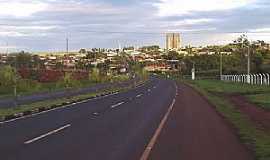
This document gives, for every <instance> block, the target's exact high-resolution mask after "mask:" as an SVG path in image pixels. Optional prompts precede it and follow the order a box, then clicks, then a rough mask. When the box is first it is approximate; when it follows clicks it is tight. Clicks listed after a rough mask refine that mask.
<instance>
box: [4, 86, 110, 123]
mask: <svg viewBox="0 0 270 160" xmlns="http://www.w3.org/2000/svg"><path fill="white" fill-rule="evenodd" d="M106 92H108V91H106ZM102 93H105V92H99V93H91V94H84V95H79V96H75V97H70V98H59V99H55V100H45V101H40V102H35V103H31V104H27V105H20V106H18V107H14V108H6V109H0V119H3V118H4V117H5V116H9V115H13V114H18V113H23V112H27V111H32V110H35V109H40V108H44V109H50V108H51V107H52V106H61V105H64V104H68V103H70V102H75V101H79V100H83V99H87V98H91V97H95V96H96V95H99V94H102Z"/></svg>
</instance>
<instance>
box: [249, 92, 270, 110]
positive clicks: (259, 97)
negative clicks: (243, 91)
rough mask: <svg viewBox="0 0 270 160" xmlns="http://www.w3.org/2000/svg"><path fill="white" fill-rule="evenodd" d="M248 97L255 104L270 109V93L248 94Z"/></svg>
mask: <svg viewBox="0 0 270 160" xmlns="http://www.w3.org/2000/svg"><path fill="white" fill-rule="evenodd" d="M247 97H248V99H249V100H250V101H251V102H253V103H254V104H257V105H258V106H260V107H262V108H265V109H267V110H270V93H265V94H255V95H247Z"/></svg>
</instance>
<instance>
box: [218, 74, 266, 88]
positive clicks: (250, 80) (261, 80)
mask: <svg viewBox="0 0 270 160" xmlns="http://www.w3.org/2000/svg"><path fill="white" fill-rule="evenodd" d="M221 80H222V81H228V82H238V83H247V84H251V85H267V86H270V74H269V73H260V74H242V75H222V76H221Z"/></svg>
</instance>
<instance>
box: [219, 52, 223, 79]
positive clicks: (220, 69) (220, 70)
mask: <svg viewBox="0 0 270 160" xmlns="http://www.w3.org/2000/svg"><path fill="white" fill-rule="evenodd" d="M219 54H220V66H219V67H220V68H219V72H220V78H221V77H222V74H223V73H222V67H223V66H222V65H223V63H222V53H221V52H220V51H219Z"/></svg>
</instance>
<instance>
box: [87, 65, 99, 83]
mask: <svg viewBox="0 0 270 160" xmlns="http://www.w3.org/2000/svg"><path fill="white" fill-rule="evenodd" d="M89 80H90V81H91V82H94V83H98V82H100V73H99V69H97V68H93V70H92V73H90V74H89Z"/></svg>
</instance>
